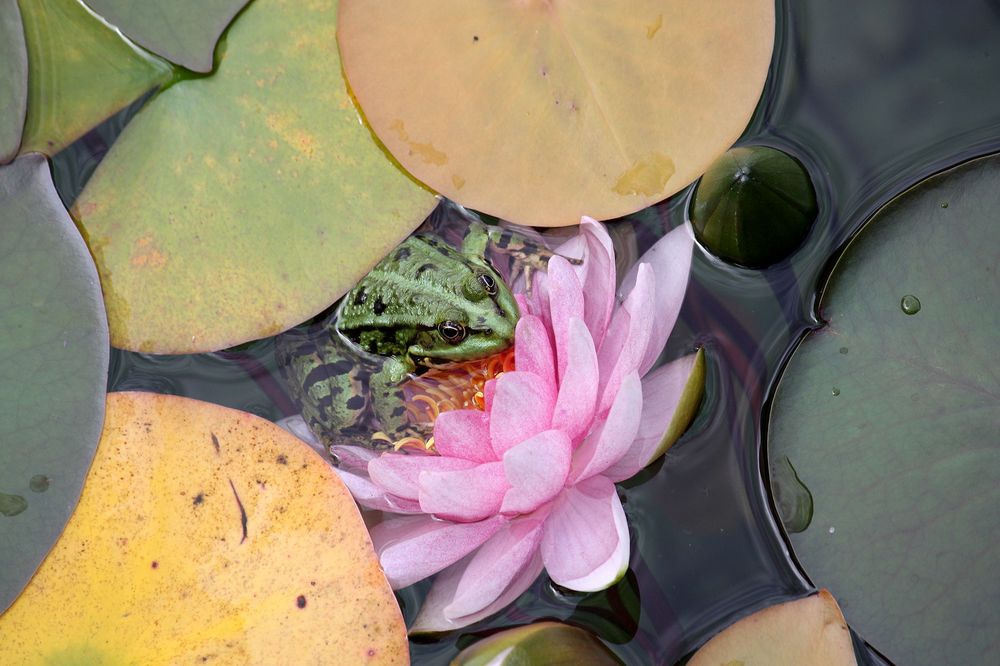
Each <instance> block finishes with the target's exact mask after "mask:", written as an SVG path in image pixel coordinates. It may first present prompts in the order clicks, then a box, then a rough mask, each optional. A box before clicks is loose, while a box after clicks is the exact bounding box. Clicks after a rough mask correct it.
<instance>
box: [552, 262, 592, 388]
mask: <svg viewBox="0 0 1000 666" xmlns="http://www.w3.org/2000/svg"><path fill="white" fill-rule="evenodd" d="M548 270H549V272H548V283H547V284H548V288H549V312H550V313H551V316H552V332H553V334H554V339H555V343H556V364H557V367H558V368H559V377H560V379H561V378H562V376H563V374H564V373H565V372H566V364H567V363H568V362H569V359H568V358H567V357H566V338H567V337H568V336H569V322H570V320H571V319H574V318H576V319H583V291H582V290H581V289H580V280H579V279H577V277H576V273H574V272H573V267H572V266H570V264H569V262H568V261H566V260H565V259H564V258H563V257H560V256H555V257H552V258H551V259H549V269H548Z"/></svg>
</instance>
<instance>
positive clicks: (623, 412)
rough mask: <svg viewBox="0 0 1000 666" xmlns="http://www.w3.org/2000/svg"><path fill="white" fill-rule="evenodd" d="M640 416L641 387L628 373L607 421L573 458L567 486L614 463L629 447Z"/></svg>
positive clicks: (633, 376)
mask: <svg viewBox="0 0 1000 666" xmlns="http://www.w3.org/2000/svg"><path fill="white" fill-rule="evenodd" d="M641 412H642V384H641V383H640V382H639V374H638V373H636V372H632V373H630V374H629V375H628V376H626V377H625V380H624V381H622V385H621V388H620V389H619V390H618V395H617V396H616V397H615V401H614V403H613V404H612V405H611V409H610V410H609V411H608V418H607V420H605V421H604V422H603V423H601V424H600V425H599V426H597V427H596V428H594V430H593V432H591V433H590V435H589V436H588V437H587V439H586V440H584V442H583V444H582V445H581V446H580V448H579V449H577V451H576V454H575V455H574V456H573V471H572V472H571V473H570V483H579V482H580V481H583V480H584V479H588V478H590V477H592V476H594V475H595V474H600V473H602V472H604V470H605V469H607V468H608V467H610V466H611V465H613V464H615V463H616V462H618V460H619V459H621V457H622V456H624V455H625V454H626V453H627V452H628V451H629V449H631V447H632V442H633V441H635V436H636V432H637V431H638V430H639V416H640V413H641Z"/></svg>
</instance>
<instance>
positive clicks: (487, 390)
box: [483, 379, 497, 414]
mask: <svg viewBox="0 0 1000 666" xmlns="http://www.w3.org/2000/svg"><path fill="white" fill-rule="evenodd" d="M496 394H497V380H495V379H491V380H489V381H488V382H486V383H485V384H483V411H485V412H486V413H487V414H492V413H493V397H494V396H496Z"/></svg>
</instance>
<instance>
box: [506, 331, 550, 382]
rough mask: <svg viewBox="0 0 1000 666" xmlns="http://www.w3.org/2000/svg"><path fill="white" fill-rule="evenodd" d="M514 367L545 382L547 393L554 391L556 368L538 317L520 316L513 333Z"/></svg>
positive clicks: (547, 333) (547, 338) (545, 333)
mask: <svg viewBox="0 0 1000 666" xmlns="http://www.w3.org/2000/svg"><path fill="white" fill-rule="evenodd" d="M514 340H515V345H514V365H515V367H516V368H517V369H518V370H520V371H524V372H531V373H534V374H536V375H538V376H539V377H541V378H542V380H543V381H544V382H545V385H546V387H547V388H548V390H549V391H554V390H555V385H556V367H555V357H554V354H553V353H552V343H551V342H550V341H549V340H550V338H549V332H548V331H547V330H546V329H545V324H544V323H542V320H541V319H539V318H538V317H534V316H532V315H526V316H522V317H521V319H520V320H519V321H518V322H517V328H516V329H515V332H514Z"/></svg>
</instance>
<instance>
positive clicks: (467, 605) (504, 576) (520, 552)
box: [444, 518, 542, 617]
mask: <svg viewBox="0 0 1000 666" xmlns="http://www.w3.org/2000/svg"><path fill="white" fill-rule="evenodd" d="M541 539H542V521H540V520H534V519H530V518H525V519H521V520H515V521H512V522H510V523H507V525H506V526H505V527H504V528H503V529H502V530H500V531H499V532H497V533H496V534H495V535H494V536H493V537H492V538H491V539H490V540H489V541H487V542H486V543H485V544H483V546H482V547H481V548H480V549H479V550H478V551H477V552H476V553H475V554H474V555H473V556H472V559H471V560H470V561H469V563H468V565H467V566H466V567H465V571H464V572H463V573H462V577H461V579H460V580H459V581H458V586H457V587H456V588H455V595H454V597H453V598H452V601H451V603H450V604H448V605H447V606H445V608H444V614H445V615H446V616H447V617H462V616H464V615H471V614H472V613H475V612H478V611H481V610H483V609H484V608H486V607H487V606H489V605H490V604H491V603H493V602H494V601H496V600H497V598H498V597H499V596H500V595H501V594H503V592H504V590H506V589H507V587H508V586H509V585H510V584H511V583H512V582H513V581H514V579H515V578H516V577H517V575H518V574H519V573H520V572H521V570H522V569H524V567H525V565H527V564H528V562H530V561H531V558H532V557H534V555H535V554H536V553H537V551H538V543H539V542H540V541H541Z"/></svg>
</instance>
